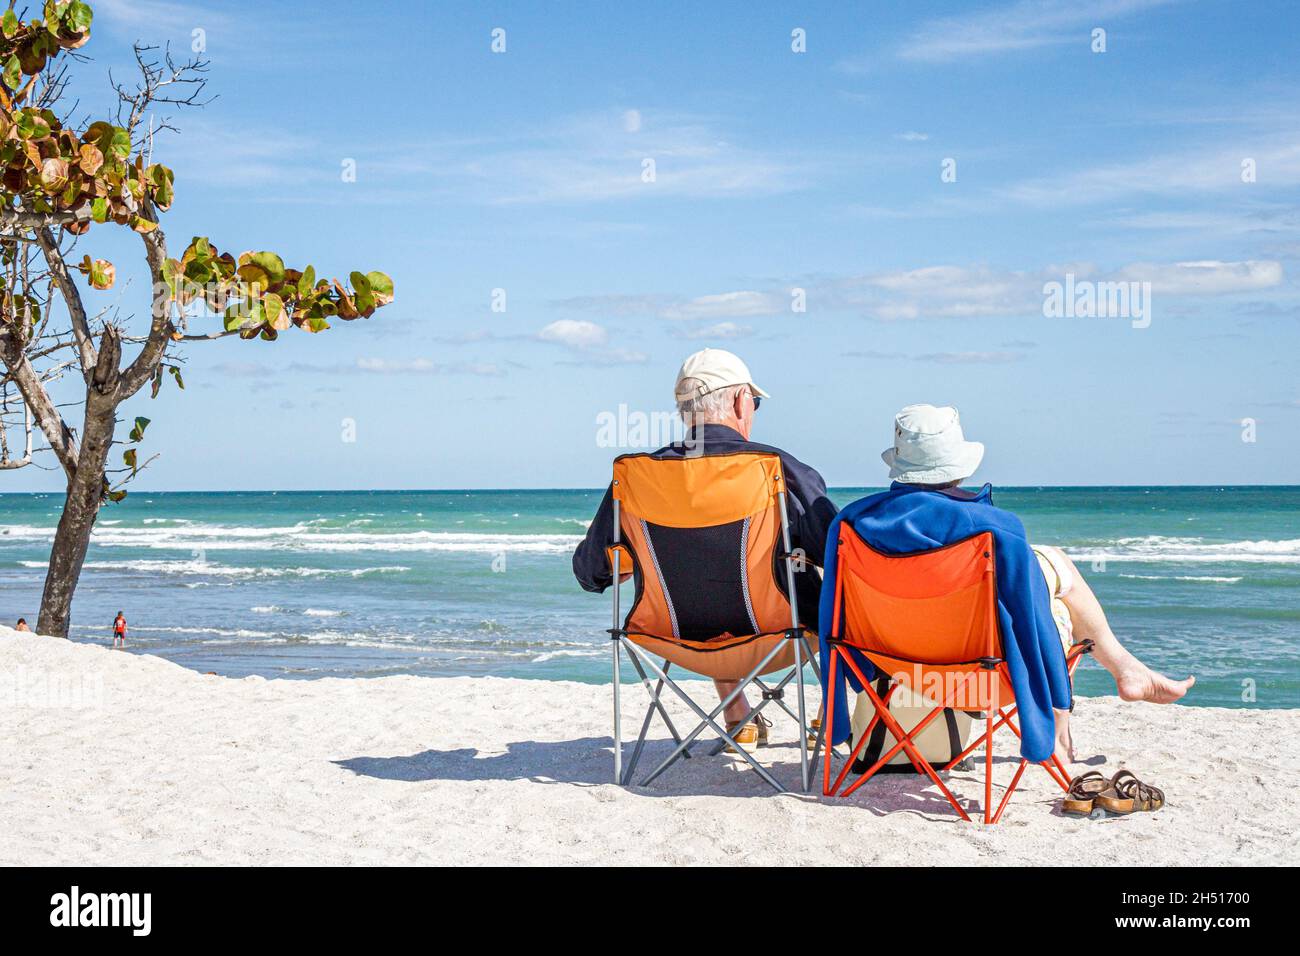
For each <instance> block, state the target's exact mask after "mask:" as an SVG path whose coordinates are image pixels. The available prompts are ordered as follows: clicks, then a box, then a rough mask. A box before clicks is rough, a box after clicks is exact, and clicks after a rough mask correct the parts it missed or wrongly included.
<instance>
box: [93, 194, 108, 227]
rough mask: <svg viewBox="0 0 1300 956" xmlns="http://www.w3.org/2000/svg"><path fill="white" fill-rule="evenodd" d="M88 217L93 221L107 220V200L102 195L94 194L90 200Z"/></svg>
mask: <svg viewBox="0 0 1300 956" xmlns="http://www.w3.org/2000/svg"><path fill="white" fill-rule="evenodd" d="M90 218H91V219H93V220H95V222H108V200H107V199H105V198H104V197H103V196H96V197H95V198H94V199H92V200H91V201H90ZM96 235H98V233H96Z"/></svg>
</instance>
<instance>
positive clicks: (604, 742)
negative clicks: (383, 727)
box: [333, 737, 805, 797]
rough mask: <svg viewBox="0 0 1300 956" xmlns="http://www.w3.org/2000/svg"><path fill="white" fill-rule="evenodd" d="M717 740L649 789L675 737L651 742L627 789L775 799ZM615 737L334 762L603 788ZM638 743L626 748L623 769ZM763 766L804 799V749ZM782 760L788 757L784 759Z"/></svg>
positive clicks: (374, 770)
mask: <svg viewBox="0 0 1300 956" xmlns="http://www.w3.org/2000/svg"><path fill="white" fill-rule="evenodd" d="M712 743H713V742H712V741H709V740H701V741H700V742H699V743H698V744H697V745H696V746H695V748H694V754H693V756H691V757H689V758H686V759H681V760H678V761H677V762H676V763H675V764H673V765H672V766H671V767H669V768H668V769H667V770H666V771H665V772H664V773H663V774H662V775H661V776H659V777H657V778H656V779H655V780H654V781H653V782H652V783H651V784H650V785H649V786H642V781H643V780H644V779H645V777H646V775H648V774H649V773H650V772H651V771H652V770H654V768H655V767H657V766H658V765H659V763H660V762H661V761H662V760H663V759H664V758H665V757H667V756H668V755H669V754H670V753H672V751H673V750H674V749H675V745H674V744H673V742H672V741H671V740H668V739H664V740H647V741H646V744H645V749H644V750H643V752H642V754H641V760H640V762H639V763H638V764H637V770H636V779H635V782H634V783H633V784H632V786H630V787H628V790H629V791H630V792H632V793H635V794H637V795H639V796H647V797H680V796H724V797H761V796H766V795H769V794H770V795H775V793H776V791H774V790H773V789H772V788H771V787H770V786H768V784H767V783H765V782H764V781H763V779H762V778H761V777H759V775H758V774H756V773H754V771H753V768H751V767H749V766H748V765H747V764H745V763H744V761H743V760H742V759H741V758H740V757H737V756H735V755H718V756H709V755H708V753H707V751H708V750H709V749H711V748H712ZM613 748H614V738H613V737H580V738H578V739H576V740H558V741H536V740H523V741H516V742H514V743H510V744H507V745H506V751H505V753H491V754H487V755H483V754H482V753H481V752H480V751H479V750H478V749H477V748H474V747H463V748H459V749H456V750H423V751H420V752H419V753H414V754H410V755H407V756H397V757H351V758H348V759H346V760H335V761H333V763H334V764H336V765H337V766H339V767H343V768H344V769H346V770H350V771H352V772H353V773H355V774H357V775H358V776H365V777H375V778H377V779H380V780H401V781H407V782H422V781H429V780H462V781H471V782H480V781H485V780H529V781H532V782H533V783H542V784H568V785H573V786H589V787H591V786H599V785H601V784H611V783H613V782H614V756H613ZM786 749H789V750H792V751H793V754H794V758H793V761H791V760H790V759H788V758H786V759H784V760H780V759H774V758H776V756H777V753H778V752H780V751H782V750H786ZM631 754H632V746H631V745H630V744H626V743H625V745H624V751H623V760H624V767H625V768H626V766H627V761H628V760H630V758H631ZM756 756H757V757H758V760H759V762H760V763H761V764H762V765H763V767H764V769H766V770H767V771H768V772H769V773H771V774H772V776H773V777H775V778H776V779H777V781H778V782H779V783H780V784H781V785H782V786H783V787H785V788H787V790H789V791H790V792H792V793H795V794H797V795H799V796H805V795H804V794H802V793H800V791H799V789H798V788H799V751H798V749H797V748H795V747H791V748H783V747H772V748H767V749H765V750H762V751H760V752H759V753H758V754H757V755H756ZM782 756H784V755H782Z"/></svg>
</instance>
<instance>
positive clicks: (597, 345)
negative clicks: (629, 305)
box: [537, 319, 650, 365]
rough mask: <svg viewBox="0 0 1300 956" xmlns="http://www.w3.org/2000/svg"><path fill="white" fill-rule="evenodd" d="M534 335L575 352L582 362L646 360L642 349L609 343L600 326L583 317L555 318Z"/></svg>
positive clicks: (607, 362) (603, 363)
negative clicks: (639, 350)
mask: <svg viewBox="0 0 1300 956" xmlns="http://www.w3.org/2000/svg"><path fill="white" fill-rule="evenodd" d="M537 338H538V340H539V341H541V342H548V343H550V344H553V345H561V346H563V347H564V348H566V349H568V350H570V351H571V352H574V353H577V354H578V355H579V356H580V358H581V362H582V364H588V365H589V364H593V363H594V364H599V365H640V364H641V363H643V362H647V361H649V359H650V356H648V355H646V354H645V353H644V352H638V351H636V350H635V349H628V348H623V347H622V346H612V345H609V332H608V331H607V330H606V329H605V328H604V326H600V325H597V324H596V323H595V322H587V321H585V320H583V319H557V320H555V321H554V322H552V323H551V324H550V325H547V326H546V327H544V328H543V329H542V330H541V331H540V332H538V333H537Z"/></svg>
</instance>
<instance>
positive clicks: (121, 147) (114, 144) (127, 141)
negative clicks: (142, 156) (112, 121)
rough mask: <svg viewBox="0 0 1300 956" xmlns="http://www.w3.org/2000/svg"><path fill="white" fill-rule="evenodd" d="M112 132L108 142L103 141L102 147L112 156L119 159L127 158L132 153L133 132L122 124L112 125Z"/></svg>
mask: <svg viewBox="0 0 1300 956" xmlns="http://www.w3.org/2000/svg"><path fill="white" fill-rule="evenodd" d="M110 129H112V131H113V132H112V133H111V134H109V136H108V137H107V139H108V142H107V143H101V144H100V148H101V149H103V150H104V152H106V153H108V154H109V155H110V156H115V157H116V158H118V159H126V158H127V157H128V156H130V155H131V134H130V133H128V132H127V131H126V130H124V129H122V127H120V126H113V127H110Z"/></svg>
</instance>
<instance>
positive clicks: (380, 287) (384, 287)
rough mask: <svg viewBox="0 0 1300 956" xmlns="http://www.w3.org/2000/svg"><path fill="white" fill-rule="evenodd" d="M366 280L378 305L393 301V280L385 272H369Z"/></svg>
mask: <svg viewBox="0 0 1300 956" xmlns="http://www.w3.org/2000/svg"><path fill="white" fill-rule="evenodd" d="M366 281H367V282H369V283H370V291H371V293H372V294H373V295H374V297H375V303H376V304H377V305H387V304H388V303H389V302H392V301H393V280H392V279H390V278H388V275H387V274H386V273H383V272H367V273H366Z"/></svg>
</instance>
